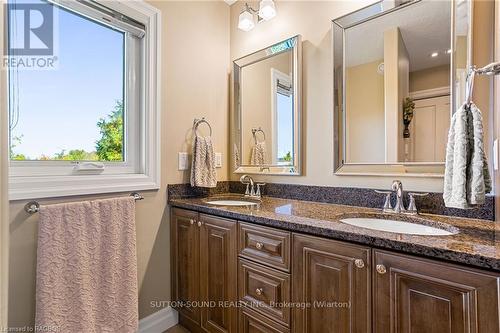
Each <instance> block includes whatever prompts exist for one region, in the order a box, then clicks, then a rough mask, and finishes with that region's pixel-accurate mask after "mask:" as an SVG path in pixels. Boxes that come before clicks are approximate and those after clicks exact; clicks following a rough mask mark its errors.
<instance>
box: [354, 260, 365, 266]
mask: <svg viewBox="0 0 500 333" xmlns="http://www.w3.org/2000/svg"><path fill="white" fill-rule="evenodd" d="M354 265H356V267H357V268H363V267H365V262H364V261H363V259H356V260H354Z"/></svg>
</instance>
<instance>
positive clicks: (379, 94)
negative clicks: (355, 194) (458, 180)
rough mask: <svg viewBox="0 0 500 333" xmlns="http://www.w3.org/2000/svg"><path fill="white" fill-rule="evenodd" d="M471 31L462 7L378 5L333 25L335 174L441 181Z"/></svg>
mask: <svg viewBox="0 0 500 333" xmlns="http://www.w3.org/2000/svg"><path fill="white" fill-rule="evenodd" d="M470 27H471V4H470V1H467V0H458V1H433V0H410V1H406V2H398V1H381V2H377V3H375V4H373V5H370V6H368V7H365V8H362V9H360V10H358V11H355V12H353V13H350V14H348V15H346V16H343V17H340V18H338V19H335V20H333V24H332V34H333V55H334V57H333V58H334V59H333V63H334V107H335V109H334V158H335V161H334V165H335V173H336V174H340V175H342V174H364V175H366V174H369V175H380V174H381V175H414V176H422V177H443V173H444V160H445V151H446V143H447V137H448V129H449V124H450V119H451V115H452V113H453V110H455V108H456V105H457V104H459V103H462V102H463V96H464V92H465V77H466V69H467V68H468V65H469V64H470V58H471V57H470V50H471V48H470V43H471V29H470Z"/></svg>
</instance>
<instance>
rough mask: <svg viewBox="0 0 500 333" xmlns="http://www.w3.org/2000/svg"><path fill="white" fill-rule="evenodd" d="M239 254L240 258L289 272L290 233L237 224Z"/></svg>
mask: <svg viewBox="0 0 500 333" xmlns="http://www.w3.org/2000/svg"><path fill="white" fill-rule="evenodd" d="M239 252H240V255H241V256H242V257H245V258H248V259H253V260H256V261H258V262H260V263H263V264H266V265H269V266H272V267H276V268H278V269H282V270H285V271H287V272H289V271H290V233H289V232H287V231H281V230H276V229H273V228H267V227H261V226H256V225H252V224H248V223H241V222H240V223H239Z"/></svg>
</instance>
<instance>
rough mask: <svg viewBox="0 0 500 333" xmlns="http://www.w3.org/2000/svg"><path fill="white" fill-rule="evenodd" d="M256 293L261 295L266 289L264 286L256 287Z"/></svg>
mask: <svg viewBox="0 0 500 333" xmlns="http://www.w3.org/2000/svg"><path fill="white" fill-rule="evenodd" d="M255 293H256V294H257V295H259V296H261V295H262V294H263V293H264V289H262V288H257V289H255Z"/></svg>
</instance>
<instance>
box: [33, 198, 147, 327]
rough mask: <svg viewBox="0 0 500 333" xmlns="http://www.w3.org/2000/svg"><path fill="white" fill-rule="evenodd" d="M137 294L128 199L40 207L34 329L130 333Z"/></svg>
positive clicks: (131, 209) (131, 206)
mask: <svg viewBox="0 0 500 333" xmlns="http://www.w3.org/2000/svg"><path fill="white" fill-rule="evenodd" d="M137 290H138V289H137V254H136V236H135V201H134V198H132V197H125V198H117V199H106V200H96V201H84V202H78V203H66V204H57V205H50V206H42V207H41V208H40V221H39V227H38V252H37V275H36V320H35V322H36V325H37V326H38V327H42V328H43V327H47V328H51V329H52V331H55V332H63V333H66V332H74V333H87V332H88V333H101V332H109V333H111V332H120V333H122V332H123V333H126V332H136V330H137V323H138V291H137ZM52 331H51V332H52Z"/></svg>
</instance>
